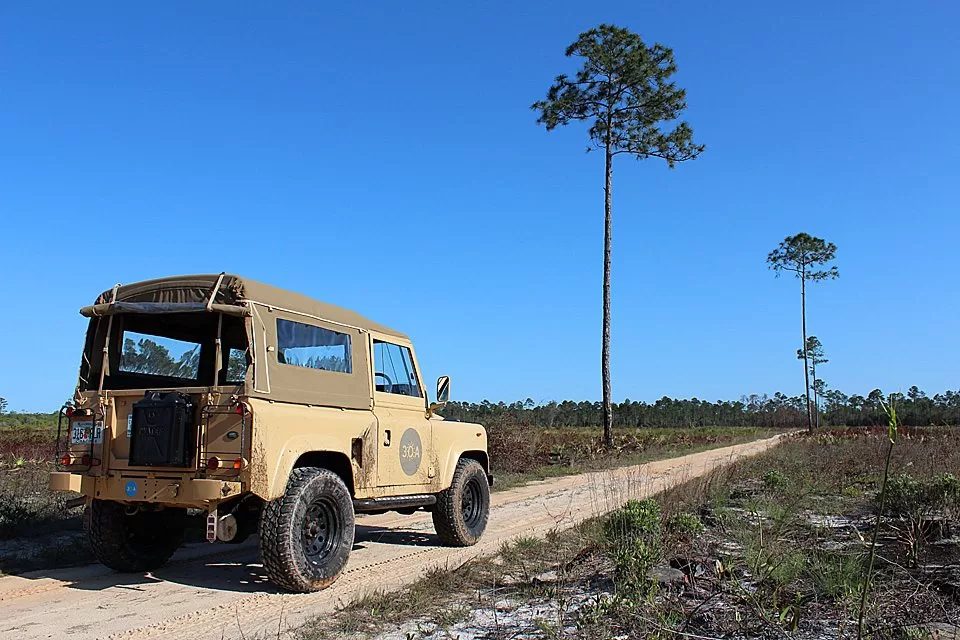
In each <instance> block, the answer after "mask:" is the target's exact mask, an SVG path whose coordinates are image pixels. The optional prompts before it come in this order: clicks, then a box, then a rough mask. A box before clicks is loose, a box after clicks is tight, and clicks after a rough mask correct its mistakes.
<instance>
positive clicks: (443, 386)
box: [437, 376, 450, 404]
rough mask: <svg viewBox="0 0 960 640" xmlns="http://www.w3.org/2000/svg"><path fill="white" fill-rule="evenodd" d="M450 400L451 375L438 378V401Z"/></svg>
mask: <svg viewBox="0 0 960 640" xmlns="http://www.w3.org/2000/svg"><path fill="white" fill-rule="evenodd" d="M449 401H450V376H440V377H439V378H437V403H439V404H447V403H448V402H449Z"/></svg>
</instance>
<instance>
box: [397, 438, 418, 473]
mask: <svg viewBox="0 0 960 640" xmlns="http://www.w3.org/2000/svg"><path fill="white" fill-rule="evenodd" d="M422 458H423V445H422V444H421V442H420V434H419V433H417V430H416V429H407V430H406V431H404V432H403V436H402V437H401V438H400V468H401V469H403V472H404V473H405V474H407V475H408V476H412V475H414V474H415V473H416V472H417V469H419V468H420V460H421V459H422Z"/></svg>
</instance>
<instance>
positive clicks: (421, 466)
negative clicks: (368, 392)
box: [372, 337, 435, 486]
mask: <svg viewBox="0 0 960 640" xmlns="http://www.w3.org/2000/svg"><path fill="white" fill-rule="evenodd" d="M372 341H373V343H372V353H373V384H374V392H373V396H374V401H373V404H374V413H375V414H376V416H377V422H378V424H379V426H378V438H379V442H378V449H379V453H378V455H377V479H378V484H379V485H381V486H402V485H412V484H428V483H429V482H430V479H431V478H432V477H433V476H434V475H435V464H434V462H433V456H432V455H431V454H432V446H433V432H432V428H433V427H432V424H431V421H430V420H428V419H427V415H426V397H425V393H424V388H423V382H422V380H421V379H420V374H419V372H418V371H417V369H416V363H415V362H414V359H413V352H412V349H411V348H410V346H409V345H408V344H403V343H402V342H400V341H397V342H393V341H390V340H389V339H379V338H376V337H374V338H373V339H372Z"/></svg>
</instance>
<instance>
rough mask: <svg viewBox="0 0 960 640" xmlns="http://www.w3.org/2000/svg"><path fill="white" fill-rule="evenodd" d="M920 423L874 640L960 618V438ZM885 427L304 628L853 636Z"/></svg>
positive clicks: (728, 475)
mask: <svg viewBox="0 0 960 640" xmlns="http://www.w3.org/2000/svg"><path fill="white" fill-rule="evenodd" d="M904 431H906V432H905V433H901V440H900V442H898V444H897V449H896V451H895V453H894V456H893V459H892V462H891V470H892V477H894V481H893V482H892V483H891V485H890V488H889V489H888V490H889V491H890V496H891V498H892V499H891V500H890V502H889V503H888V508H887V509H885V512H886V513H885V514H884V516H883V519H882V523H883V524H882V529H881V532H880V545H879V549H878V555H877V561H878V564H877V568H876V570H875V573H874V576H873V581H872V586H871V591H870V593H869V598H868V601H867V607H866V610H865V611H864V614H865V618H866V622H867V624H866V629H867V633H868V635H869V637H871V638H875V639H887V638H889V639H891V640H894V639H896V640H900V639H904V638H923V637H933V632H932V631H931V629H932V627H929V626H926V625H929V624H931V623H949V624H957V622H958V620H960V540H958V538H957V537H954V536H955V534H957V533H960V480H957V478H956V477H955V476H954V475H952V474H951V473H949V470H956V469H960V433H958V432H956V431H953V430H949V429H936V428H931V429H910V430H904ZM885 436H886V432H885V430H880V429H856V430H853V429H850V430H847V429H835V430H827V431H823V432H821V433H818V434H815V435H812V436H810V435H806V434H801V435H794V436H790V437H789V438H787V439H786V440H785V442H783V443H782V444H781V445H780V446H778V447H776V448H774V449H771V450H770V451H768V452H765V453H764V454H761V455H759V456H756V457H753V458H748V459H744V460H740V461H737V462H735V463H733V464H730V465H728V466H725V467H723V468H720V469H718V470H715V471H714V472H712V473H710V474H708V475H705V476H703V477H701V478H697V479H693V480H690V481H688V482H686V483H683V484H681V485H678V486H676V487H674V488H671V489H669V490H667V491H665V492H663V493H661V494H659V495H657V496H655V497H654V498H653V499H647V500H641V501H632V502H630V503H628V504H627V505H626V506H625V507H624V508H622V509H620V510H618V511H615V512H614V513H612V514H610V515H608V516H605V517H602V518H597V519H594V520H590V521H587V522H584V523H582V524H581V525H579V526H577V527H574V528H572V529H568V530H565V531H555V532H553V533H551V534H550V535H549V536H548V537H547V538H546V539H545V540H537V539H528V538H522V539H517V540H514V541H512V542H510V543H509V544H506V545H504V546H503V547H502V548H501V550H500V551H499V553H497V554H496V555H495V556H493V557H489V558H481V559H477V560H473V561H471V562H468V563H467V564H465V565H463V566H462V567H453V568H450V569H446V570H437V571H434V572H432V573H431V574H430V575H428V576H426V577H425V578H423V579H421V580H419V581H417V582H416V583H414V584H413V585H412V586H410V587H407V588H405V589H402V590H400V591H398V592H394V593H374V594H369V595H367V596H366V597H364V598H362V599H361V600H358V601H356V602H354V603H351V604H350V605H348V606H347V607H345V608H344V609H343V610H342V611H341V612H338V613H336V614H333V615H331V616H325V617H324V618H322V619H317V620H314V621H311V622H309V623H308V624H306V625H304V626H303V627H301V628H300V629H299V630H298V632H297V637H299V638H301V639H302V640H314V639H320V638H342V637H353V636H358V635H359V636H367V637H370V636H376V635H378V634H387V635H386V636H385V637H389V638H404V639H408V640H413V639H415V638H416V639H419V638H423V639H431V640H433V639H437V640H439V639H440V638H447V637H474V636H477V635H482V637H517V636H522V637H533V638H561V637H564V638H566V637H569V638H580V637H589V638H618V637H653V638H681V637H737V638H743V637H787V636H789V635H792V634H796V633H800V634H801V636H802V637H806V638H820V637H823V638H826V637H832V638H837V637H840V638H848V637H849V638H852V637H855V636H856V626H857V625H856V619H857V616H858V614H859V613H860V611H859V608H860V596H861V589H862V588H863V580H864V573H865V565H866V558H867V555H866V554H867V550H868V549H867V548H868V539H869V537H870V531H871V527H872V525H873V522H874V516H875V514H876V511H877V493H878V489H879V481H880V473H881V471H882V464H883V460H884V456H885V447H884V445H885V442H886V439H885ZM481 632H482V633H481Z"/></svg>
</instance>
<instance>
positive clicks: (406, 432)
mask: <svg viewBox="0 0 960 640" xmlns="http://www.w3.org/2000/svg"><path fill="white" fill-rule="evenodd" d="M80 312H81V313H82V314H83V315H84V316H86V317H88V318H90V325H89V328H88V330H87V336H86V344H85V345H84V349H83V357H82V361H81V365H80V381H79V385H78V387H77V392H76V396H75V398H74V401H73V403H72V404H70V405H68V406H66V407H64V408H63V409H62V410H61V412H60V425H61V433H62V436H61V437H58V439H57V441H58V443H60V449H59V450H58V453H57V462H58V464H59V465H60V470H59V471H57V472H55V473H52V474H51V478H50V485H51V488H52V489H55V490H63V491H67V490H69V491H77V492H80V493H82V494H83V496H85V498H86V506H85V512H84V526H85V529H86V531H87V535H88V537H89V539H90V544H91V546H92V547H93V550H94V552H95V553H96V555H97V557H98V558H99V559H100V561H101V562H103V563H104V564H105V565H107V566H109V567H111V568H113V569H116V570H118V571H132V572H142V571H149V570H152V569H156V568H158V567H159V566H161V565H162V564H164V563H165V562H166V561H167V560H168V559H169V558H170V556H171V555H172V554H173V553H174V551H176V549H177V548H178V546H179V545H180V543H181V541H182V538H183V531H184V526H185V522H186V519H187V515H188V509H189V510H192V511H191V512H192V513H196V510H200V511H201V512H203V513H205V514H206V522H207V539H208V540H210V541H211V542H213V541H215V540H220V541H223V542H234V543H235V542H239V541H241V540H243V539H244V538H246V537H247V536H248V535H249V534H251V533H254V532H259V535H260V554H261V557H262V559H263V564H264V567H265V568H266V572H267V574H268V575H269V576H270V578H271V579H272V580H273V581H274V582H275V583H276V584H277V585H279V586H280V587H283V588H284V589H288V590H290V591H298V592H304V591H314V590H317V589H322V588H323V587H325V586H327V585H329V584H331V583H332V582H333V581H334V580H336V578H337V576H338V575H339V574H340V572H341V571H342V570H343V567H344V565H345V564H346V562H347V557H348V556H349V554H350V549H351V547H352V546H353V538H354V514H355V513H382V512H385V511H391V510H393V511H399V512H401V513H413V512H414V511H417V510H420V509H422V510H426V511H429V512H431V513H432V514H433V522H434V525H435V527H436V531H437V535H438V537H439V539H440V541H441V542H442V543H443V544H447V545H457V546H466V545H472V544H474V543H475V542H476V541H477V540H478V539H479V537H480V536H481V534H482V533H483V531H484V529H485V528H486V525H487V515H488V508H489V503H490V485H491V484H492V483H493V477H492V476H491V475H490V461H489V458H488V456H487V434H486V431H485V430H484V428H483V427H482V426H480V425H476V424H468V423H461V422H453V421H445V420H443V418H441V417H440V416H438V415H436V413H435V411H436V410H437V409H438V408H440V407H441V406H442V405H443V403H445V402H446V401H447V399H448V397H449V379H448V378H447V377H445V376H444V377H441V378H440V379H439V380H438V382H437V401H438V402H437V403H433V404H431V403H429V401H428V400H427V394H426V389H425V388H424V385H423V380H422V378H421V375H420V367H419V365H418V363H417V358H416V355H415V353H414V350H413V344H412V343H411V342H410V339H409V338H407V336H405V335H403V334H402V333H399V332H397V331H394V330H393V329H388V328H387V327H384V326H382V325H379V324H376V323H373V322H370V321H369V320H367V319H366V318H364V317H362V316H360V315H358V314H356V313H353V312H351V311H347V310H345V309H341V308H338V307H334V306H332V305H329V304H325V303H323V302H318V301H316V300H312V299H310V298H308V297H306V296H302V295H299V294H296V293H291V292H289V291H284V290H282V289H277V288H275V287H271V286H268V285H264V284H260V283H259V282H254V281H252V280H247V279H245V278H240V277H238V276H234V275H226V274H220V275H199V276H181V277H173V278H163V279H159V280H149V281H146V282H139V283H136V284H131V285H126V286H119V285H118V286H117V287H114V288H113V289H112V290H110V291H106V292H104V293H103V294H101V295H100V297H99V298H97V301H96V303H95V304H93V305H92V306H89V307H84V308H83V309H81V311H80Z"/></svg>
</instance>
